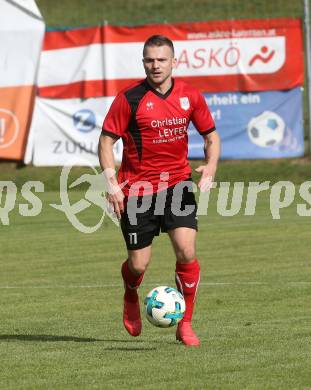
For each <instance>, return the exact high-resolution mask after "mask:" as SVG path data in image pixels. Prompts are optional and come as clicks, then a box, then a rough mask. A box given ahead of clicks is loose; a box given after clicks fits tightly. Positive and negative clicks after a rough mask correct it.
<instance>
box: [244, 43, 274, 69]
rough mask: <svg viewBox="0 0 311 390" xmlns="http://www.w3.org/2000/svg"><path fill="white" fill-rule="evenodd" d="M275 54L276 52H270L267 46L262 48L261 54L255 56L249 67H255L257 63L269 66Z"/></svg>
mask: <svg viewBox="0 0 311 390" xmlns="http://www.w3.org/2000/svg"><path fill="white" fill-rule="evenodd" d="M274 54H275V50H271V51H270V52H269V49H268V47H267V46H261V48H260V53H257V54H255V55H254V56H253V57H252V58H251V59H250V60H249V63H248V65H249V66H253V65H254V63H255V62H257V61H258V62H261V63H263V64H267V63H268V62H269V61H271V60H272V58H273V56H274Z"/></svg>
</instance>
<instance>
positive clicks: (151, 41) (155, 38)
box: [143, 35, 174, 56]
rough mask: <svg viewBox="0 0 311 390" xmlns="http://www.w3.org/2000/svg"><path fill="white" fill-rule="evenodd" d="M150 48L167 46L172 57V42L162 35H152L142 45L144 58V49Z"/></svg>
mask: <svg viewBox="0 0 311 390" xmlns="http://www.w3.org/2000/svg"><path fill="white" fill-rule="evenodd" d="M151 46H168V47H169V48H170V49H171V50H172V52H173V56H174V45H173V42H172V41H171V40H170V39H169V38H167V37H166V36H164V35H152V36H151V37H149V38H148V39H147V40H146V42H145V44H144V49H143V56H145V52H146V48H147V47H151Z"/></svg>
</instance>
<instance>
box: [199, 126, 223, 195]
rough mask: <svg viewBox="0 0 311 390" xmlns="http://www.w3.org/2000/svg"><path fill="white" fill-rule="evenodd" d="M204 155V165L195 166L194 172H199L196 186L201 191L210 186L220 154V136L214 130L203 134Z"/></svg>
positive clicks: (206, 189)
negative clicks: (199, 175) (199, 177)
mask: <svg viewBox="0 0 311 390" xmlns="http://www.w3.org/2000/svg"><path fill="white" fill-rule="evenodd" d="M204 155H205V165H200V166H199V167H198V168H196V172H199V173H201V179H200V181H199V184H198V186H199V188H200V191H202V192H205V191H208V190H209V189H210V188H211V185H212V182H213V180H214V177H215V174H216V170H217V164H218V160H219V156H220V138H219V135H218V133H217V132H216V131H213V132H212V133H209V134H207V135H205V136H204Z"/></svg>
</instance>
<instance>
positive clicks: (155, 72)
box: [143, 46, 176, 86]
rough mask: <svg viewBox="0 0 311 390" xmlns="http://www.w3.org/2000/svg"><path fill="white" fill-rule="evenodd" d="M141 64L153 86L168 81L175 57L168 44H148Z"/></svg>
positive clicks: (174, 64)
mask: <svg viewBox="0 0 311 390" xmlns="http://www.w3.org/2000/svg"><path fill="white" fill-rule="evenodd" d="M143 64H144V68H145V72H146V75H147V79H148V80H149V81H150V82H151V83H152V84H154V85H155V86H161V85H164V84H165V83H170V81H171V77H172V69H173V68H174V67H175V66H176V59H175V58H174V56H173V52H172V50H171V48H170V47H169V46H150V47H147V48H146V50H145V55H144V58H143Z"/></svg>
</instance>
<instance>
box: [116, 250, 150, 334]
mask: <svg viewBox="0 0 311 390" xmlns="http://www.w3.org/2000/svg"><path fill="white" fill-rule="evenodd" d="M150 258H151V245H149V246H147V247H145V248H142V249H136V250H128V258H127V260H126V261H125V262H124V263H123V264H122V268H121V273H122V278H123V281H124V290H125V291H124V308H123V324H124V327H125V328H126V330H127V331H128V333H129V334H130V335H132V336H139V335H140V333H141V328H142V324H141V317H140V306H139V297H138V293H137V290H138V288H139V286H140V285H141V283H142V281H143V277H144V273H145V270H146V268H147V266H148V264H149V261H150Z"/></svg>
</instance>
